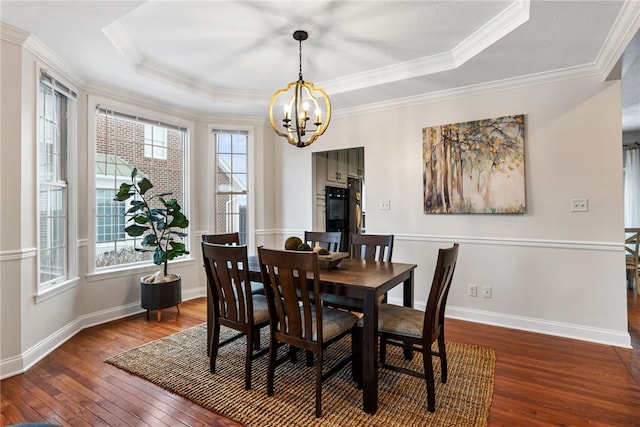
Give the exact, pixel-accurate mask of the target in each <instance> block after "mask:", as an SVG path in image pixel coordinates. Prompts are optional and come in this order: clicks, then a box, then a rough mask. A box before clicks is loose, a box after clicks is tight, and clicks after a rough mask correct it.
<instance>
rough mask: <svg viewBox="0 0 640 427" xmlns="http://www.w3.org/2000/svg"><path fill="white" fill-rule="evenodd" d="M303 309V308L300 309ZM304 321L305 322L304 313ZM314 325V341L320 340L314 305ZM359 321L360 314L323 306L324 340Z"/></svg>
mask: <svg viewBox="0 0 640 427" xmlns="http://www.w3.org/2000/svg"><path fill="white" fill-rule="evenodd" d="M300 311H302V308H301V309H300ZM301 314H302V321H303V322H304V313H301ZM312 319H313V320H312V326H313V337H312V340H313V341H318V331H317V329H316V314H315V307H314V306H312ZM356 323H358V316H356V315H355V314H353V313H349V312H348V311H343V310H336V309H335V308H329V307H322V341H328V340H330V339H331V338H334V337H336V336H338V335H340V334H342V333H344V332H346V331H348V330H349V329H351V328H352V327H353V326H355V324H356Z"/></svg>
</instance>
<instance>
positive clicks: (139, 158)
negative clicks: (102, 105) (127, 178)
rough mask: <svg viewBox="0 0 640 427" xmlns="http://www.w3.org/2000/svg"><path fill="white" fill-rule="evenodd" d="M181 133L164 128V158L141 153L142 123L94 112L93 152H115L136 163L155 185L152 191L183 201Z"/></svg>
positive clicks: (134, 164)
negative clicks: (155, 157)
mask: <svg viewBox="0 0 640 427" xmlns="http://www.w3.org/2000/svg"><path fill="white" fill-rule="evenodd" d="M182 144H183V142H182V133H181V132H178V131H175V130H168V131H167V159H166V160H164V159H154V158H150V157H145V155H144V146H145V144H144V124H142V123H136V122H133V121H130V120H125V119H121V118H117V117H113V116H105V115H104V114H97V115H96V152H97V153H103V154H115V155H117V156H118V157H120V158H121V159H123V160H124V161H125V162H127V163H128V164H129V165H130V166H132V167H137V168H138V171H140V172H142V173H143V174H144V175H145V176H146V177H147V178H148V179H149V180H150V181H151V182H152V183H153V185H154V188H153V189H152V190H151V191H152V192H153V194H155V193H164V192H172V193H173V194H172V195H171V196H169V197H170V198H175V199H176V200H178V202H179V203H180V204H181V205H182V204H183V182H182V179H176V177H181V176H182V170H183V165H184V153H183V146H182Z"/></svg>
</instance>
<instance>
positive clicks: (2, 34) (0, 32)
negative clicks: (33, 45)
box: [0, 21, 31, 46]
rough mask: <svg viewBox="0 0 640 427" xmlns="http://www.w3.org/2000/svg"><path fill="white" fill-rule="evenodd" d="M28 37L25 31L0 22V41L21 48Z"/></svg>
mask: <svg viewBox="0 0 640 427" xmlns="http://www.w3.org/2000/svg"><path fill="white" fill-rule="evenodd" d="M30 35H31V34H29V33H28V32H26V31H23V30H21V29H19V28H16V27H14V26H12V25H9V24H5V23H4V22H1V21H0V39H2V40H3V41H7V42H10V43H13V44H17V45H19V46H22V45H23V44H24V43H25V42H26V41H27V39H29V36H30Z"/></svg>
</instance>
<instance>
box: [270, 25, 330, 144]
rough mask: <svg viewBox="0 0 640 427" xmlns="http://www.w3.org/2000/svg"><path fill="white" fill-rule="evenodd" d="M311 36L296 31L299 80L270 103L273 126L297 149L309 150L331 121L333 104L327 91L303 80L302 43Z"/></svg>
mask: <svg viewBox="0 0 640 427" xmlns="http://www.w3.org/2000/svg"><path fill="white" fill-rule="evenodd" d="M308 37H309V34H307V32H306V31H302V30H297V31H294V33H293V38H294V39H295V40H298V43H299V52H300V56H299V59H300V62H299V64H300V68H299V70H300V71H299V74H298V81H296V82H291V83H289V85H288V86H287V87H286V88H285V89H280V90H278V91H276V93H275V94H274V95H273V97H272V98H271V103H270V104H269V119H270V121H271V127H272V128H273V130H274V131H275V132H276V134H278V136H282V137H285V138H287V141H289V144H292V145H295V146H296V147H306V146H307V145H309V144H311V143H312V142H313V141H315V140H316V139H318V137H319V136H320V135H322V134H323V133H324V131H325V130H327V126H329V120H330V119H331V103H330V102H329V97H328V96H327V94H326V92H325V91H324V90H322V89H320V88H316V87H315V86H314V85H313V83H311V82H305V81H304V79H303V78H302V41H303V40H306V39H307V38H308ZM323 111H324V113H323ZM323 114H325V117H324V120H323ZM276 121H277V122H280V123H281V124H280V125H278V124H276Z"/></svg>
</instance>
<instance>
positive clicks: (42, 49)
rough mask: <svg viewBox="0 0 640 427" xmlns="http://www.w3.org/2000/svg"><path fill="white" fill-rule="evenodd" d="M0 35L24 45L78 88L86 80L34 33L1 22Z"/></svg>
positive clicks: (68, 82) (4, 38)
mask: <svg viewBox="0 0 640 427" xmlns="http://www.w3.org/2000/svg"><path fill="white" fill-rule="evenodd" d="M0 36H1V38H2V40H5V41H8V42H11V43H15V44H17V45H20V46H22V47H23V48H24V49H26V50H27V51H29V52H30V53H31V54H33V55H34V56H35V57H36V58H37V59H38V60H39V61H41V62H43V63H45V64H46V65H47V66H49V67H51V68H53V69H54V70H56V71H57V73H58V74H61V75H64V76H65V83H67V84H71V85H74V86H76V88H77V87H80V86H82V84H83V83H84V82H85V78H84V76H82V74H80V73H79V72H78V71H77V70H76V69H75V68H73V67H72V66H71V65H69V63H67V62H66V61H64V60H63V59H62V58H60V57H59V56H58V55H57V54H56V53H55V52H53V51H52V50H51V49H49V48H48V47H47V46H46V45H45V44H44V43H42V42H41V41H40V40H39V39H38V38H37V37H35V36H34V35H32V34H30V33H28V32H26V31H23V30H20V29H18V28H15V27H12V26H11V25H8V24H5V23H3V22H0Z"/></svg>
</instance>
